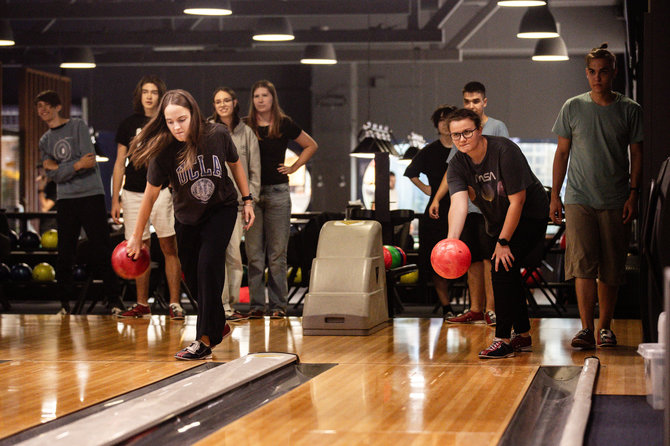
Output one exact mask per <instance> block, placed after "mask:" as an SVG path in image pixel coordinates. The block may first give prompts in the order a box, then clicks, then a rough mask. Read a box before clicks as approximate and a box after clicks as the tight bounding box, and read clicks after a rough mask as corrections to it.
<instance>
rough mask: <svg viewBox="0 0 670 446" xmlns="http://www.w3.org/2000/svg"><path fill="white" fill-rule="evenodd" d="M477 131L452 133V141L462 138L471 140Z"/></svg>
mask: <svg viewBox="0 0 670 446" xmlns="http://www.w3.org/2000/svg"><path fill="white" fill-rule="evenodd" d="M475 131H477V129H472V130H463V131H462V132H457V133H451V134H449V136H451V139H456V140H458V139H461V136H462V137H463V138H465V139H470V138H472V135H474V134H475Z"/></svg>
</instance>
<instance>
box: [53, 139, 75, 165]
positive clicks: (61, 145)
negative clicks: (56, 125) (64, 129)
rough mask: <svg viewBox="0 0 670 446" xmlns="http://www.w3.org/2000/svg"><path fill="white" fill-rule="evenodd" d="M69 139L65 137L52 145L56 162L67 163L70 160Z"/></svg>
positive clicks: (70, 147) (70, 146)
mask: <svg viewBox="0 0 670 446" xmlns="http://www.w3.org/2000/svg"><path fill="white" fill-rule="evenodd" d="M70 140H71V137H69V136H68V137H66V138H63V139H59V140H58V141H57V142H56V145H54V158H56V161H58V162H59V163H60V162H63V161H68V160H69V159H70V158H72V144H71V143H70Z"/></svg>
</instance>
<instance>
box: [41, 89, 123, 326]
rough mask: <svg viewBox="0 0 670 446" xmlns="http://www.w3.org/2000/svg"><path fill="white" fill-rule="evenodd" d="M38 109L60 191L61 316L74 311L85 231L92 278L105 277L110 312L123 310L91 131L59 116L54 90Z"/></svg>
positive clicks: (47, 164)
mask: <svg viewBox="0 0 670 446" xmlns="http://www.w3.org/2000/svg"><path fill="white" fill-rule="evenodd" d="M35 106H36V107H37V114H38V115H39V117H40V118H41V119H42V120H43V121H44V122H45V123H46V124H47V125H48V126H49V130H47V131H46V133H44V135H42V137H41V138H40V142H39V147H40V152H41V156H42V164H43V166H44V169H45V170H46V172H47V177H48V178H49V179H51V180H53V181H54V182H55V183H56V186H57V205H58V209H57V220H58V260H57V262H56V277H58V294H59V297H60V300H61V305H62V308H61V310H60V313H61V314H67V313H69V312H70V304H69V299H70V298H71V297H72V296H73V294H74V284H73V278H72V267H73V266H74V261H75V255H76V251H77V241H78V240H79V233H80V232H81V228H82V227H83V228H84V230H85V231H86V236H87V238H88V241H89V243H90V246H91V249H90V250H89V252H90V255H91V257H90V259H88V260H89V263H88V265H87V266H88V269H89V271H88V272H89V274H90V277H95V276H97V277H102V278H104V281H105V286H104V289H105V292H106V294H107V306H108V309H109V310H110V311H112V312H115V311H119V310H121V308H123V306H122V304H121V305H120V306H119V304H120V301H119V297H118V296H119V293H118V291H119V286H118V280H117V279H116V276H115V275H114V272H113V271H112V268H111V263H110V258H111V253H112V250H111V243H110V239H109V225H108V224H107V209H106V207H105V195H104V190H103V187H102V180H101V179H100V171H99V169H98V164H97V162H96V160H95V150H94V148H93V143H92V142H91V137H90V136H89V133H88V127H87V126H86V123H84V121H82V120H81V119H66V118H63V117H61V116H60V110H61V100H60V97H59V96H58V94H57V93H56V92H55V91H51V90H47V91H43V92H41V93H40V94H38V95H37V97H36V98H35ZM113 305H116V307H114V308H113Z"/></svg>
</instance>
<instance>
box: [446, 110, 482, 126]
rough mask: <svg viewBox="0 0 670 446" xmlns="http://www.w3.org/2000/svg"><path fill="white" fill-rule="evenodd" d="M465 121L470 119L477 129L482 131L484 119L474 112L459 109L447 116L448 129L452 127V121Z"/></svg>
mask: <svg viewBox="0 0 670 446" xmlns="http://www.w3.org/2000/svg"><path fill="white" fill-rule="evenodd" d="M463 119H470V120H472V122H474V123H475V127H477V129H480V128H481V127H482V118H480V117H479V115H478V114H477V113H475V112H473V111H472V110H468V109H467V108H459V109H458V110H456V111H453V112H451V113H449V116H447V127H448V126H450V125H451V123H452V121H462V120H463Z"/></svg>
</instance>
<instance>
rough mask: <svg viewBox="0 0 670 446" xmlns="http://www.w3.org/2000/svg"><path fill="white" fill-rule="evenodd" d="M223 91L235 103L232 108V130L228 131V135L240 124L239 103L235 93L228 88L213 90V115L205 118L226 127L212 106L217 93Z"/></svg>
mask: <svg viewBox="0 0 670 446" xmlns="http://www.w3.org/2000/svg"><path fill="white" fill-rule="evenodd" d="M220 91H223V92H224V93H228V94H229V95H230V97H231V98H233V101H236V104H235V107H234V108H233V125H232V127H233V128H232V129H228V131H229V132H230V133H233V130H235V128H236V127H237V124H239V123H240V121H241V118H240V101H239V100H238V99H237V94H236V93H235V90H233V89H232V88H229V87H218V88H217V89H216V90H214V93H213V94H212V107H214V113H212V116H210V117H209V118H207V120H208V121H211V122H218V123H219V124H223V125H225V126H226V127H228V126H227V125H226V123H225V122H223V121H221V117H220V116H219V114H218V113H217V112H216V106H215V105H214V98H215V97H216V95H217V93H218V92H220Z"/></svg>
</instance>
